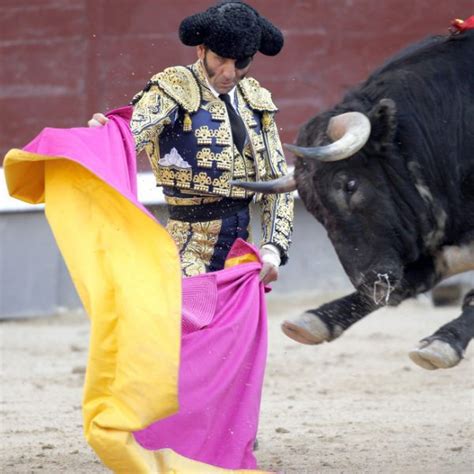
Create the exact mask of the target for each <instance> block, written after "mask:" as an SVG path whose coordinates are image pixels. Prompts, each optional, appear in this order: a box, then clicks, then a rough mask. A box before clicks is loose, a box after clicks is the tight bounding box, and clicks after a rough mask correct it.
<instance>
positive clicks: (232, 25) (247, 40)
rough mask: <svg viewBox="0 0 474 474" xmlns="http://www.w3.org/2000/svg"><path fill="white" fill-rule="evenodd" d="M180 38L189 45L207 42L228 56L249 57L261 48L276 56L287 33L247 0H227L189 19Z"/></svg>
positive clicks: (218, 51)
mask: <svg viewBox="0 0 474 474" xmlns="http://www.w3.org/2000/svg"><path fill="white" fill-rule="evenodd" d="M179 38H180V39H181V41H182V42H183V43H184V44H185V45H187V46H197V45H199V44H204V45H205V46H207V47H208V48H209V49H211V51H213V52H214V53H216V54H218V55H219V56H222V57H224V58H232V59H237V60H239V59H245V58H248V57H251V56H253V55H254V54H255V53H256V52H257V51H260V52H261V53H263V54H265V55H267V56H275V55H276V54H278V53H279V52H280V50H281V48H282V47H283V43H284V40H283V34H282V33H281V31H280V30H279V29H278V28H276V27H275V26H274V25H272V24H271V23H270V22H269V21H268V20H267V19H266V18H264V17H262V16H260V14H259V13H258V12H257V11H256V10H255V9H254V8H252V7H251V6H249V5H247V4H246V3H244V2H240V1H235V0H227V1H224V2H220V3H218V4H217V5H215V6H212V7H210V8H208V9H207V10H206V11H205V12H202V13H197V14H195V15H192V16H189V17H187V18H185V19H184V20H183V21H182V22H181V25H180V27H179Z"/></svg>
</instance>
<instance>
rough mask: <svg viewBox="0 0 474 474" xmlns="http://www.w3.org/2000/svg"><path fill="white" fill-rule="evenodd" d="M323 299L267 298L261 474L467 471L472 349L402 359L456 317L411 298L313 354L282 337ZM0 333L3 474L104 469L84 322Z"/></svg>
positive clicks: (59, 320)
mask: <svg viewBox="0 0 474 474" xmlns="http://www.w3.org/2000/svg"><path fill="white" fill-rule="evenodd" d="M327 299H328V297H327V296H326V297H325V298H311V297H309V296H307V295H298V296H291V297H288V296H285V297H282V296H275V297H273V298H271V299H270V301H269V312H270V319H269V326H270V351H269V357H268V368H267V373H266V382H265V388H264V397H263V405H262V414H261V420H260V432H259V436H258V439H259V449H258V451H257V456H258V459H259V462H260V465H261V467H262V468H265V469H268V470H275V471H280V472H285V473H298V474H303V473H382V472H383V473H404V474H406V473H423V474H426V473H450V474H461V473H472V472H474V446H473V439H474V436H473V435H474V433H473V431H474V423H473V421H474V410H473V408H474V406H473V405H474V404H473V401H474V370H473V368H474V362H473V359H474V358H473V353H474V350H473V349H472V347H471V349H470V350H469V351H468V353H467V355H466V358H465V360H464V361H462V362H461V364H460V365H459V366H458V367H456V368H454V369H450V370H444V371H434V372H430V371H426V370H423V369H421V368H418V367H417V366H415V365H414V364H413V363H412V362H411V361H410V360H409V359H408V357H407V352H408V351H409V349H410V348H411V347H412V346H413V345H414V343H415V342H416V341H417V340H419V339H421V338H422V337H424V336H428V335H430V334H431V333H432V332H433V331H434V330H435V329H437V328H438V327H439V326H440V325H442V324H444V323H445V322H447V321H448V320H450V319H453V318H454V317H456V316H457V315H458V313H459V309H458V308H454V307H450V308H436V309H435V308H432V307H431V304H430V303H429V301H428V300H426V299H425V300H418V301H409V302H406V303H405V304H404V305H402V306H401V307H399V308H398V309H387V310H382V311H379V312H378V313H376V314H373V315H371V316H370V317H368V318H367V319H366V320H365V321H362V322H360V323H358V324H357V325H356V326H355V327H353V328H352V329H350V330H349V331H348V332H347V333H346V334H344V335H343V337H342V338H340V339H338V340H336V341H334V342H332V343H330V344H324V345H322V346H303V345H299V344H297V343H295V342H293V341H291V340H290V339H288V338H286V336H284V335H283V334H282V333H281V331H280V329H279V326H280V323H281V321H282V320H283V319H284V318H286V317H288V316H291V315H295V314H298V312H301V311H302V310H304V309H308V308H311V307H315V306H317V304H319V303H321V302H322V301H325V300H327ZM0 331H1V336H2V351H1V368H2V389H1V390H2V393H1V400H0V402H1V412H0V420H1V436H2V442H1V458H0V467H1V472H2V473H26V472H28V473H66V472H67V473H92V474H93V473H102V472H107V470H106V469H105V468H104V467H103V466H102V465H101V464H100V462H99V461H98V460H97V459H96V457H95V455H94V453H93V452H92V451H91V449H90V448H89V447H88V445H87V444H86V442H85V441H84V439H83V436H82V423H81V409H80V404H81V387H82V383H83V377H84V370H85V360H86V348H87V339H88V322H87V318H86V317H85V316H84V315H83V314H80V313H77V314H65V315H60V316H56V317H53V318H49V319H47V320H41V321H38V320H29V321H11V322H3V323H1V324H0Z"/></svg>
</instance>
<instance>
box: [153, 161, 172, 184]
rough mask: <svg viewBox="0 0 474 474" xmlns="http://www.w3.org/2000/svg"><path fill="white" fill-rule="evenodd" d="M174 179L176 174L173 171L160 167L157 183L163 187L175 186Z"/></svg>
mask: <svg viewBox="0 0 474 474" xmlns="http://www.w3.org/2000/svg"><path fill="white" fill-rule="evenodd" d="M174 177H175V173H174V170H173V169H171V168H165V167H163V166H158V176H157V181H158V183H159V184H160V185H161V186H173V185H174Z"/></svg>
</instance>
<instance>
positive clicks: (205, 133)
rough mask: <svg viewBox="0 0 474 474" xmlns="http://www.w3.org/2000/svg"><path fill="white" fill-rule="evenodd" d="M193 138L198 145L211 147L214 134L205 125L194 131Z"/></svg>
mask: <svg viewBox="0 0 474 474" xmlns="http://www.w3.org/2000/svg"><path fill="white" fill-rule="evenodd" d="M194 136H195V137H196V138H197V142H198V145H212V137H213V136H214V132H213V130H210V129H209V127H208V126H207V125H202V126H201V127H199V128H198V129H196V130H195V131H194Z"/></svg>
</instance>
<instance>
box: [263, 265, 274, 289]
mask: <svg viewBox="0 0 474 474" xmlns="http://www.w3.org/2000/svg"><path fill="white" fill-rule="evenodd" d="M276 280H278V267H275V265H273V264H272V263H264V264H263V267H262V269H261V270H260V281H261V282H262V283H263V284H264V285H268V284H269V283H271V282H272V281H276Z"/></svg>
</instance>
